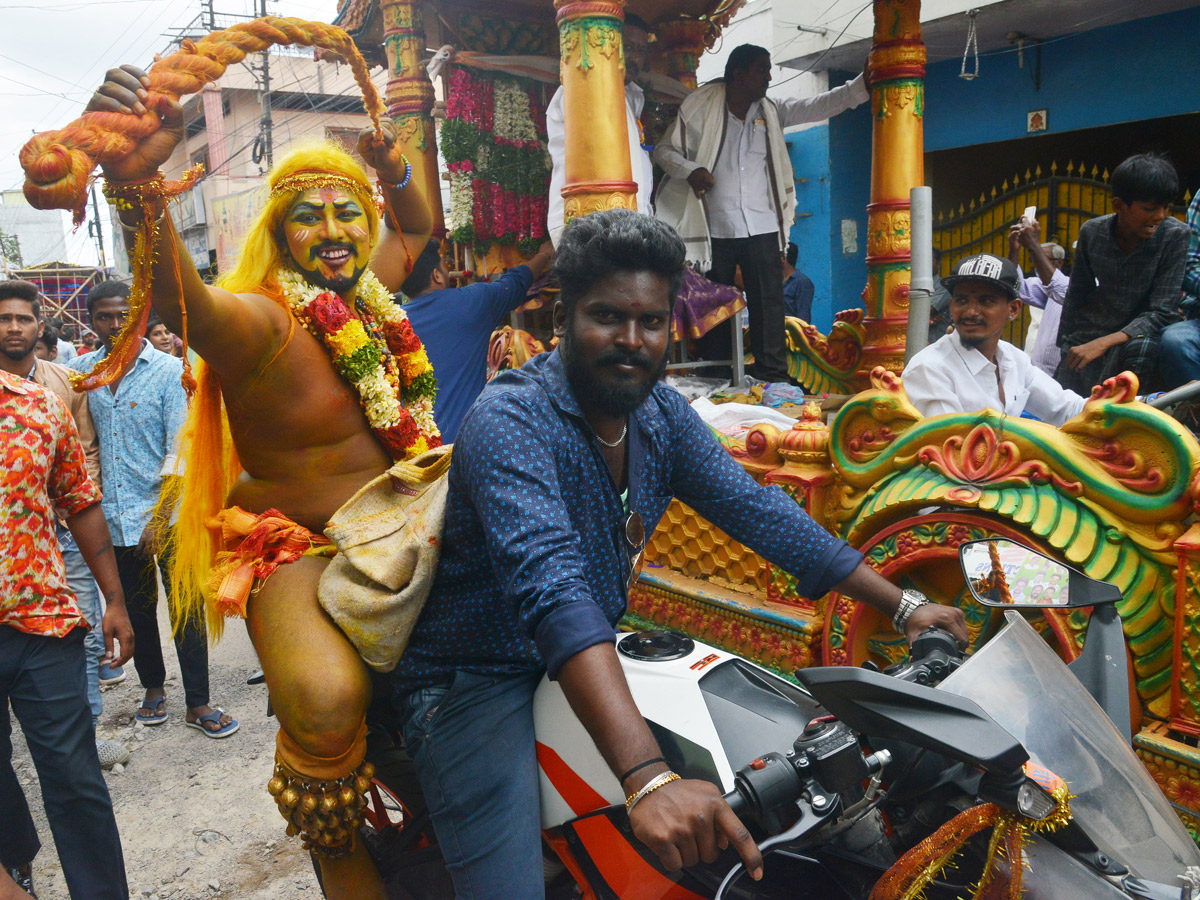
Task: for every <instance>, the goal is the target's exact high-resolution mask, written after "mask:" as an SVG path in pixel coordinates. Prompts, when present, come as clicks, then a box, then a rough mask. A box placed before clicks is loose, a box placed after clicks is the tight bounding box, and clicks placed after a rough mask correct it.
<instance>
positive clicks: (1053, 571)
mask: <svg viewBox="0 0 1200 900" xmlns="http://www.w3.org/2000/svg"><path fill="white" fill-rule="evenodd" d="M958 559H959V562H960V563H961V564H962V570H963V575H964V577H965V578H966V580H967V587H968V588H969V589H970V591H971V596H972V597H974V598H975V599H976V600H978V601H979V602H980V603H982V604H983V605H984V606H1002V607H1007V606H1024V607H1030V608H1035V609H1045V608H1050V609H1053V608H1055V607H1059V608H1070V607H1077V606H1095V605H1097V604H1101V603H1113V602H1116V601H1118V600H1120V599H1121V592H1120V591H1119V590H1118V589H1117V588H1116V587H1115V586H1114V585H1111V584H1108V583H1107V582H1103V581H1097V580H1095V579H1094V578H1089V577H1088V576H1087V575H1084V574H1083V573H1082V572H1080V571H1078V570H1076V569H1072V568H1071V567H1070V566H1066V565H1063V564H1062V563H1060V562H1059V561H1058V560H1055V559H1051V558H1050V557H1048V556H1045V555H1043V554H1041V553H1038V552H1037V551H1036V550H1033V549H1031V548H1029V547H1026V546H1024V545H1022V544H1018V543H1017V542H1016V541H1010V540H1007V539H1005V538H987V539H985V540H981V541H967V542H966V543H964V544H962V545H961V546H960V547H959V548H958Z"/></svg>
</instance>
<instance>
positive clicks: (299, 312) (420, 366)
mask: <svg viewBox="0 0 1200 900" xmlns="http://www.w3.org/2000/svg"><path fill="white" fill-rule="evenodd" d="M276 277H277V279H278V281H279V285H280V288H281V289H282V291H283V296H284V299H286V300H287V304H288V307H289V308H290V309H291V311H292V314H293V315H294V316H295V317H296V319H297V321H299V322H300V324H302V325H303V326H304V327H305V329H306V330H307V331H308V332H309V333H310V334H312V336H313V337H315V338H316V339H317V340H319V341H321V343H323V344H324V345H325V346H326V347H328V348H329V352H330V353H331V354H332V356H333V367H334V368H335V369H337V371H338V373H339V374H340V375H341V376H342V377H343V378H345V379H346V380H347V381H349V382H350V383H351V384H352V385H354V388H355V390H357V391H358V396H359V399H360V400H361V402H362V406H363V411H364V412H365V413H366V414H367V422H368V423H369V424H370V426H371V428H372V429H373V430H374V432H375V435H376V437H378V438H379V440H380V441H381V442H382V443H383V445H384V447H386V448H387V450H388V453H390V454H391V457H392V459H395V460H403V459H412V458H413V457H414V456H418V455H420V454H421V453H424V452H425V451H426V450H429V449H431V448H433V447H440V446H441V444H442V437H441V433H440V432H439V431H438V427H437V424H436V423H435V422H434V421H433V400H434V397H436V396H437V379H436V378H435V377H434V375H433V366H431V365H430V364H429V357H428V356H426V354H425V348H424V346H422V344H421V339H420V338H419V337H417V334H416V332H415V331H413V329H412V325H411V324H409V321H408V315H407V314H406V313H405V312H404V310H403V309H401V308H400V306H399V305H398V304H396V303H394V302H393V301H392V295H391V293H390V292H389V291H388V289H387V288H385V287H384V286H383V285H382V284H381V283H380V281H379V279H378V278H376V277H375V275H374V274H373V273H372V272H371V270H370V269H367V270H365V271H364V272H363V274H362V277H361V278H360V279H359V281H358V290H357V291H356V293H355V299H354V307H355V309H354V311H351V309H350V308H349V307H348V306H347V305H346V302H345V301H344V300H343V299H342V298H341V297H339V296H338V295H337V294H335V293H334V292H333V291H326V290H322V289H321V288H319V287H317V286H315V285H312V284H309V283H308V282H307V281H305V280H304V279H303V278H302V277H301V276H300V275H299V273H297V272H294V271H292V270H291V269H281V270H280V271H279V272H278V274H277V276H276Z"/></svg>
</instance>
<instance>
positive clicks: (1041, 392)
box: [904, 253, 1084, 425]
mask: <svg viewBox="0 0 1200 900" xmlns="http://www.w3.org/2000/svg"><path fill="white" fill-rule="evenodd" d="M1020 279H1021V273H1020V270H1019V269H1017V266H1016V264H1015V263H1013V262H1012V261H1011V260H1008V259H1001V258H1000V257H998V256H992V255H991V254H990V253H981V254H979V255H978V256H969V257H967V258H966V259H964V260H962V261H961V262H959V264H958V265H957V266H955V268H954V274H953V275H951V276H949V277H947V278H943V279H942V283H943V284H944V285H945V286H946V287H947V288H948V289H949V291H950V322H951V324H952V325H953V326H954V330H953V331H952V332H951V333H950V334H947V335H946V336H945V337H943V338H940V339H939V340H938V341H937V342H936V343H934V344H931V345H930V346H928V347H926V348H925V349H924V350H922V351H921V352H920V353H918V354H917V355H916V356H914V357H913V358H912V359H911V360H910V361H909V363H908V365H907V366H905V367H904V390H905V392H906V393H907V394H908V399H909V400H910V401H912V404H913V406H915V407H916V408H917V409H918V410H920V412H921V414H922V415H924V416H937V415H942V414H943V413H954V412H973V411H975V410H978V409H984V408H990V409H996V410H1001V411H1003V412H1005V413H1007V414H1009V415H1012V416H1019V415H1020V414H1021V413H1022V412H1025V411H1028V412H1029V413H1030V414H1031V415H1033V416H1036V417H1037V418H1039V419H1041V420H1042V421H1044V422H1049V423H1050V424H1052V425H1061V424H1062V423H1063V422H1065V421H1067V420H1068V419H1071V418H1074V417H1075V416H1076V415H1078V414H1079V411H1080V410H1081V409H1083V404H1084V398H1083V397H1081V396H1079V395H1078V394H1076V393H1074V392H1072V391H1068V390H1066V389H1064V388H1063V387H1061V386H1060V385H1059V384H1058V382H1056V381H1055V380H1054V379H1053V378H1051V377H1050V376H1049V375H1047V374H1046V373H1045V372H1043V371H1041V370H1040V369H1038V368H1036V367H1035V366H1034V365H1033V363H1032V362H1030V360H1029V357H1028V356H1027V355H1026V354H1025V353H1024V352H1023V351H1021V350H1019V349H1018V348H1016V347H1014V346H1013V345H1012V344H1010V343H1008V342H1006V341H1002V340H1000V335H1001V334H1003V332H1004V329H1005V327H1006V326H1007V325H1008V323H1009V322H1011V321H1012V320H1013V319H1015V318H1016V317H1017V316H1019V315H1020V314H1021V301H1020V299H1018V291H1019V290H1020V283H1021V282H1020Z"/></svg>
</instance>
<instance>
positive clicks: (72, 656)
mask: <svg viewBox="0 0 1200 900" xmlns="http://www.w3.org/2000/svg"><path fill="white" fill-rule="evenodd" d="M99 500H100V492H99V491H98V490H97V488H96V486H95V484H93V482H92V481H91V479H90V478H89V477H88V473H87V468H86V466H85V464H84V454H83V446H82V445H81V444H80V442H79V436H78V433H77V432H76V430H75V424H74V422H73V420H72V419H71V415H70V413H69V412H68V410H67V407H66V405H65V404H64V403H63V402H62V400H61V399H59V397H58V396H57V395H56V394H54V392H53V391H50V390H48V389H47V388H44V387H42V386H41V385H38V384H35V383H33V382H31V381H26V380H24V379H22V378H18V377H17V376H15V375H12V374H10V373H8V372H5V371H2V370H0V517H2V519H3V521H4V523H5V527H4V529H2V530H0V863H2V864H3V866H4V868H5V870H7V872H8V873H9V874H10V875H11V876H12V877H13V879H14V880H15V881H16V882H17V884H19V885H20V886H21V887H23V888H24V889H25V890H27V891H29V892H30V893H32V876H31V871H30V865H31V863H32V861H33V857H34V856H35V855H36V854H37V852H38V850H39V849H40V847H41V844H40V842H39V841H38V836H37V830H36V829H35V828H34V824H33V818H32V816H31V815H30V813H29V806H28V803H27V802H26V800H25V794H24V792H23V791H22V790H21V786H20V784H19V783H18V782H17V777H16V774H15V773H14V772H13V768H12V741H11V734H12V724H11V721H10V719H9V712H8V710H9V705H10V704H11V706H12V710H13V712H15V713H16V714H17V718H18V720H19V721H20V723H21V728H22V729H23V731H24V732H25V738H26V742H27V743H28V744H29V751H30V754H31V755H32V757H33V762H34V765H35V766H36V767H37V772H38V780H39V781H40V782H41V787H42V799H43V802H44V803H45V807H46V818H47V819H49V821H50V830H51V831H52V832H53V834H54V844H55V846H56V847H57V849H58V856H59V861H60V862H61V863H62V868H63V874H64V875H65V876H66V880H67V888H68V890H69V891H70V894H71V900H84V898H86V900H127V898H128V896H129V891H128V888H127V886H126V881H125V864H124V860H123V858H122V856H121V839H120V836H119V835H118V834H117V822H116V818H115V817H114V816H113V809H112V800H111V799H110V797H109V795H108V788H107V786H106V785H105V783H104V776H103V774H102V773H101V771H100V760H99V758H98V756H97V755H96V738H95V731H94V729H93V727H92V714H91V710H90V709H89V707H88V703H87V681H86V675H85V668H84V667H85V663H84V650H83V638H84V633H85V631H86V630H87V629H88V628H89V627H92V626H93V625H94V624H95V623H89V622H87V621H86V620H85V619H84V617H83V616H82V615H81V614H80V612H79V607H78V605H77V604H76V601H75V596H74V594H72V593H71V590H70V588H69V587H68V586H67V580H66V574H65V572H64V569H63V560H62V554H61V553H60V552H59V548H58V541H57V539H56V537H55V530H54V522H55V519H54V514H55V511H58V512H60V513H61V514H62V515H63V516H65V518H66V522H67V527H68V528H69V529H70V531H71V534H72V535H73V536H74V538H75V542H76V544H77V545H78V546H79V549H80V551H81V552H82V553H83V557H84V559H85V560H86V561H87V564H88V567H89V568H90V569H91V570H92V574H93V575H94V576H95V577H96V581H97V582H99V584H100V589H101V590H102V591H103V592H104V596H105V597H106V598H107V599H108V610H107V612H105V614H104V619H103V622H102V625H101V627H102V630H103V632H104V645H105V661H106V662H109V663H111V664H113V665H120V664H122V663H124V662H125V661H126V660H128V659H129V657H130V656H131V655H132V653H133V630H132V628H130V625H129V617H128V615H127V614H126V612H125V600H124V594H122V592H121V582H120V579H119V578H118V576H117V563H116V558H115V557H114V555H113V549H112V541H111V539H110V538H109V534H108V526H107V524H105V521H104V513H103V512H102V511H101V509H100V503H99Z"/></svg>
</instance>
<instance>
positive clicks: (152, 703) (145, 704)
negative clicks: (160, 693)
mask: <svg viewBox="0 0 1200 900" xmlns="http://www.w3.org/2000/svg"><path fill="white" fill-rule="evenodd" d="M166 706H167V698H166V697H159V698H157V699H156V700H151V699H150V695H149V694H147V695H146V696H145V697H143V698H142V705H141V706H139V707H138V709H152V710H154V712H155V714H154V715H152V716H143V715H142V714H141V713H136V712H135V713H134V714H133V717H134V718H135V719H136V720H137V721H139V722H141V723H142V724H143V725H161V724H162V723H163V722H165V721H167V710H166ZM160 709H161V714H160V713H159V710H160Z"/></svg>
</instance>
